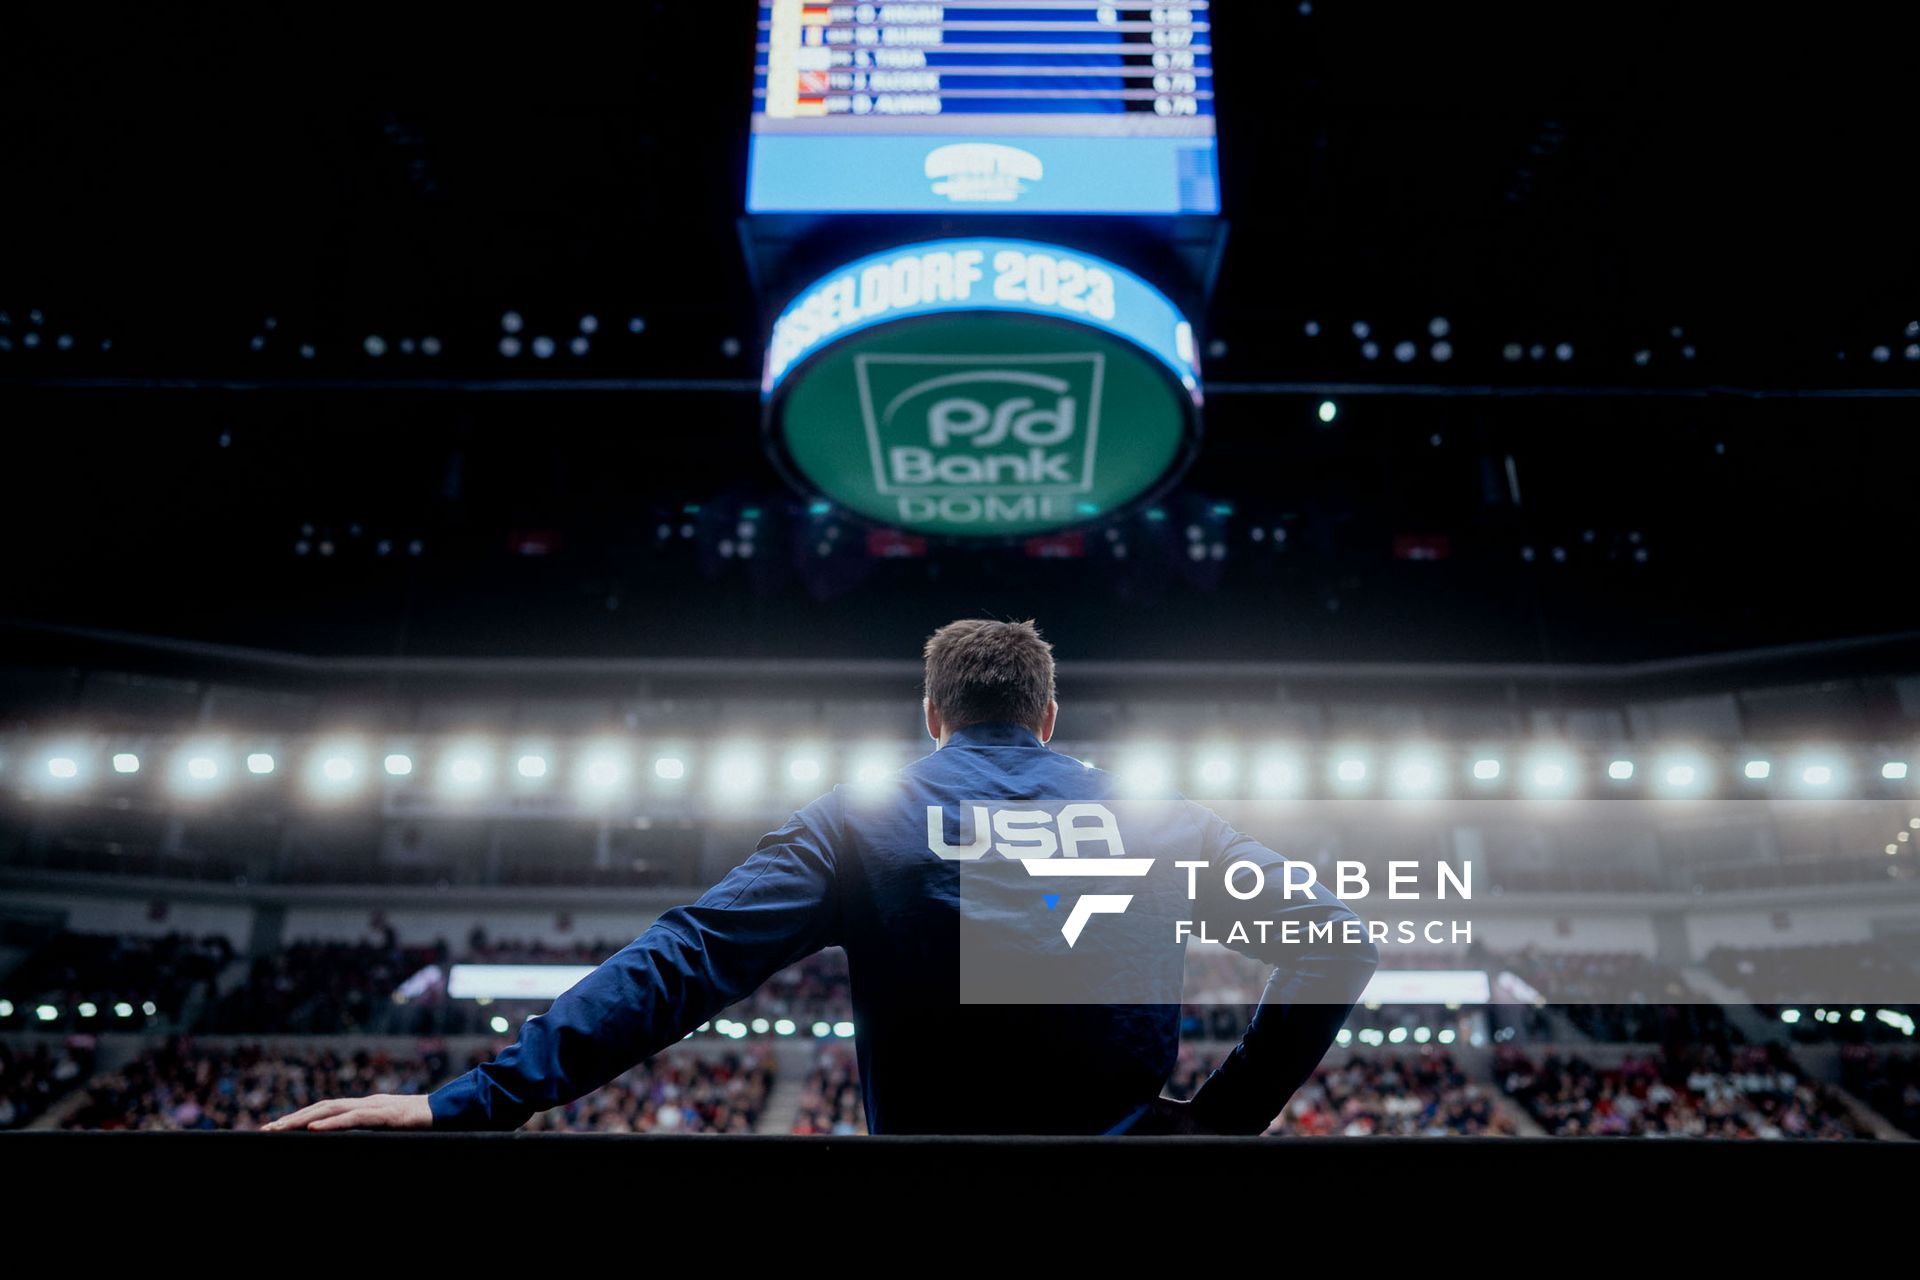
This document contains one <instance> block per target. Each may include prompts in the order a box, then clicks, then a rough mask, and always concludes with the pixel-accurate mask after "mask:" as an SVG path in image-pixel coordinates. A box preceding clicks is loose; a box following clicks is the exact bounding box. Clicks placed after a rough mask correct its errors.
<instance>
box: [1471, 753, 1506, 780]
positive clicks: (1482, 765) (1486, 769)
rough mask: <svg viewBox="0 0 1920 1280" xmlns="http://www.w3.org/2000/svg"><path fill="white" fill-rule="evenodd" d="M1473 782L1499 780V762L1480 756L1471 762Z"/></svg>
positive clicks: (1489, 757) (1495, 759)
mask: <svg viewBox="0 0 1920 1280" xmlns="http://www.w3.org/2000/svg"><path fill="white" fill-rule="evenodd" d="M1473 780H1474V781H1475V782H1497V781H1499V780H1500V761H1499V760H1498V759H1497V758H1496V757H1493V756H1482V757H1480V759H1478V760H1475V761H1474V762H1473Z"/></svg>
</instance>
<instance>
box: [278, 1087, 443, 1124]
mask: <svg viewBox="0 0 1920 1280" xmlns="http://www.w3.org/2000/svg"><path fill="white" fill-rule="evenodd" d="M432 1127H433V1108H432V1106H430V1105H429V1104H428V1102H427V1097H426V1095H425V1094H423V1093H376V1094H374V1095H372V1096H371V1097H366V1098H335V1099H333V1100H332V1101H329V1102H316V1103H314V1104H313V1105H312V1106H310V1107H302V1108H300V1110H298V1111H296V1112H294V1113H293V1114H291V1115H285V1116H281V1117H280V1118H279V1119H278V1120H274V1121H271V1122H269V1123H267V1124H264V1125H262V1126H260V1131H261V1132H262V1133H290V1132H292V1131H293V1130H295V1129H309V1130H312V1131H313V1132H315V1133H324V1132H326V1131H328V1130H331V1129H431V1128H432Z"/></svg>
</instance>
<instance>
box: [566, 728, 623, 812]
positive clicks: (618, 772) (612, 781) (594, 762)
mask: <svg viewBox="0 0 1920 1280" xmlns="http://www.w3.org/2000/svg"><path fill="white" fill-rule="evenodd" d="M632 777H633V759H632V755H631V754H630V753H629V751H628V750H627V747H626V744H624V743H621V742H616V741H602V742H594V743H590V744H588V745H587V747H586V749H585V750H584V751H582V752H581V753H580V762H579V765H578V767H577V768H576V770H575V774H574V786H575V789H576V790H577V791H578V792H579V794H580V796H581V798H582V799H585V800H599V801H606V800H611V799H613V798H614V797H615V796H617V795H618V794H620V792H622V791H624V790H625V789H626V787H627V784H628V783H629V782H630V781H631V780H632Z"/></svg>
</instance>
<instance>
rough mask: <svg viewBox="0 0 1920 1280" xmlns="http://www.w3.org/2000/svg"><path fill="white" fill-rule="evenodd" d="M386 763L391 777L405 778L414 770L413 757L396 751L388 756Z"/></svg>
mask: <svg viewBox="0 0 1920 1280" xmlns="http://www.w3.org/2000/svg"><path fill="white" fill-rule="evenodd" d="M385 765H386V770H387V776H388V777H389V778H404V777H406V776H407V775H408V774H410V773H412V772H413V757H412V756H409V755H402V754H401V753H399V752H398V751H396V752H394V753H393V754H392V755H390V756H388V757H387V758H386V761H385Z"/></svg>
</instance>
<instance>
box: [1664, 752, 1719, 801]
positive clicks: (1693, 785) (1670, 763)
mask: <svg viewBox="0 0 1920 1280" xmlns="http://www.w3.org/2000/svg"><path fill="white" fill-rule="evenodd" d="M1654 776H1655V777H1656V778H1658V779H1659V782H1660V790H1661V792H1662V793H1663V794H1665V795H1668V796H1671V797H1673V798H1675V799H1683V800H1684V799H1690V798H1692V797H1694V796H1699V795H1703V794H1704V793H1705V792H1706V789H1707V762H1706V759H1705V758H1704V757H1703V756H1701V755H1699V754H1697V753H1695V752H1691V751H1676V752H1672V753H1669V754H1668V755H1667V756H1665V757H1664V758H1663V759H1662V760H1661V761H1660V764H1659V766H1658V767H1657V768H1656V770H1655V774H1654Z"/></svg>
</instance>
